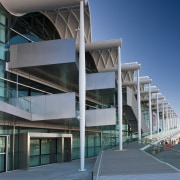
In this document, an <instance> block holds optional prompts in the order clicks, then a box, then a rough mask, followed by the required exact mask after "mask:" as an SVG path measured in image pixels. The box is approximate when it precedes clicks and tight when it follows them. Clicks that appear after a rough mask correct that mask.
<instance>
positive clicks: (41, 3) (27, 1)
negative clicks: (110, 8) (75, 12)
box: [0, 0, 87, 16]
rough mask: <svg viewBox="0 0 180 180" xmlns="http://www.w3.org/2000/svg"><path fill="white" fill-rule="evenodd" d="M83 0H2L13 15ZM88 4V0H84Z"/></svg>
mask: <svg viewBox="0 0 180 180" xmlns="http://www.w3.org/2000/svg"><path fill="white" fill-rule="evenodd" d="M80 1H81V0H15V1H14V0H0V2H1V4H2V5H3V6H4V7H5V8H6V9H7V10H8V11H9V12H10V13H11V14H13V15H15V16H22V15H24V14H27V13H31V12H39V11H49V10H53V9H58V8H62V7H69V6H77V5H79V3H80ZM84 2H85V3H86V4H87V0H84Z"/></svg>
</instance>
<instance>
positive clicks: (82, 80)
mask: <svg viewBox="0 0 180 180" xmlns="http://www.w3.org/2000/svg"><path fill="white" fill-rule="evenodd" d="M85 101H86V72H85V42H84V0H81V1H80V41H79V104H80V109H79V111H80V112H79V114H80V171H85V169H84V161H85V160H84V158H85Z"/></svg>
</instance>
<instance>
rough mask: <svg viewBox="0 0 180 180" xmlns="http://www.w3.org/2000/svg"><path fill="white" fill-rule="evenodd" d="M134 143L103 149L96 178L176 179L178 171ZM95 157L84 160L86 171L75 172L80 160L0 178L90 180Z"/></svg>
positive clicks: (3, 175)
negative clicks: (121, 148) (120, 147)
mask: <svg viewBox="0 0 180 180" xmlns="http://www.w3.org/2000/svg"><path fill="white" fill-rule="evenodd" d="M139 148H140V147H139V146H138V144H137V143H131V144H129V145H126V146H124V150H123V151H119V150H111V151H105V152H104V156H103V157H104V158H103V162H102V173H101V177H100V180H119V179H121V180H144V179H145V180H157V179H163V180H177V179H180V171H179V170H177V169H175V168H173V167H172V166H170V165H168V164H166V163H163V162H161V161H159V160H157V159H155V158H154V157H152V156H150V155H149V154H147V153H145V152H144V151H141V150H139ZM95 160H96V158H88V159H86V160H85V168H86V170H87V171H83V172H80V171H78V169H79V167H80V161H79V160H75V161H72V162H68V163H60V164H50V165H46V166H39V167H34V168H29V169H28V170H16V171H10V172H7V173H0V180H91V179H92V169H93V166H94V163H95Z"/></svg>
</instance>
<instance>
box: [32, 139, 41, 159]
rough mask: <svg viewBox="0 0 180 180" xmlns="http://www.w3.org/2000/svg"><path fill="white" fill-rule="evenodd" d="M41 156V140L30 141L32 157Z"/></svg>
mask: <svg viewBox="0 0 180 180" xmlns="http://www.w3.org/2000/svg"><path fill="white" fill-rule="evenodd" d="M35 155H40V143H39V139H31V141H30V156H35Z"/></svg>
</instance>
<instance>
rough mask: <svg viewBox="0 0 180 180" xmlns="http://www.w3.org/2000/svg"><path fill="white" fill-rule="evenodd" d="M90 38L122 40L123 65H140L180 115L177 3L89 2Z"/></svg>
mask: <svg viewBox="0 0 180 180" xmlns="http://www.w3.org/2000/svg"><path fill="white" fill-rule="evenodd" d="M89 4H90V11H91V25H92V39H93V41H103V40H111V39H119V38H122V50H121V53H122V63H126V62H135V61H137V62H138V63H140V64H141V70H140V75H141V76H149V77H150V78H151V79H152V85H155V86H157V88H158V89H160V91H161V93H162V94H163V95H164V96H165V97H166V99H167V101H168V102H169V103H170V105H171V107H172V108H173V109H174V110H175V112H176V113H177V114H178V115H180V0H89Z"/></svg>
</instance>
